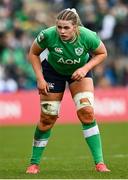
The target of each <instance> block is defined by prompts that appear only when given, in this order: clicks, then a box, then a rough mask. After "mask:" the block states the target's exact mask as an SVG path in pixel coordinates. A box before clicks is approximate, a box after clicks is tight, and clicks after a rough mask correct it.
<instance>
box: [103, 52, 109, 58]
mask: <svg viewBox="0 0 128 180" xmlns="http://www.w3.org/2000/svg"><path fill="white" fill-rule="evenodd" d="M107 57H108V53H107V51H105V53H104V60H106V59H107Z"/></svg>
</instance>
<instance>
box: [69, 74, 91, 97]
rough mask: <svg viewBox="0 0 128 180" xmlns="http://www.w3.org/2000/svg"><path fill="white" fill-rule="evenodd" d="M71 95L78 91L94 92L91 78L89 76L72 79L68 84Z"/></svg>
mask: <svg viewBox="0 0 128 180" xmlns="http://www.w3.org/2000/svg"><path fill="white" fill-rule="evenodd" d="M69 89H70V92H71V95H72V97H74V96H75V95H76V94H77V93H80V92H85V91H88V92H92V93H93V92H94V85H93V80H92V78H91V77H85V78H83V79H82V80H81V81H74V82H72V83H71V84H70V85H69Z"/></svg>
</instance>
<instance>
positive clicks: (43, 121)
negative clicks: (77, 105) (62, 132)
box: [39, 113, 58, 131]
mask: <svg viewBox="0 0 128 180" xmlns="http://www.w3.org/2000/svg"><path fill="white" fill-rule="evenodd" d="M57 117H58V116H57V115H47V114H44V113H41V116H40V123H39V127H40V129H41V130H42V131H47V130H49V129H51V128H52V127H53V125H54V123H55V122H56V120H57Z"/></svg>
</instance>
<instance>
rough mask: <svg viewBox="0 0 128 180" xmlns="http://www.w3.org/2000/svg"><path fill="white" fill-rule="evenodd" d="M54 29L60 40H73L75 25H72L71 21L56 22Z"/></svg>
mask: <svg viewBox="0 0 128 180" xmlns="http://www.w3.org/2000/svg"><path fill="white" fill-rule="evenodd" d="M56 27H57V31H58V33H59V35H60V38H61V39H62V40H64V41H67V40H72V39H74V37H75V34H76V25H73V24H72V21H65V20H58V21H57V23H56Z"/></svg>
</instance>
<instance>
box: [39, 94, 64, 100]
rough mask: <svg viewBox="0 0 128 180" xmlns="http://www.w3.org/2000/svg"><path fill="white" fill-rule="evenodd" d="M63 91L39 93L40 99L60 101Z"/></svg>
mask: <svg viewBox="0 0 128 180" xmlns="http://www.w3.org/2000/svg"><path fill="white" fill-rule="evenodd" d="M63 94H64V92H60V93H50V92H49V93H48V95H42V94H41V95H40V101H41V102H42V101H61V100H62V98H63Z"/></svg>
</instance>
